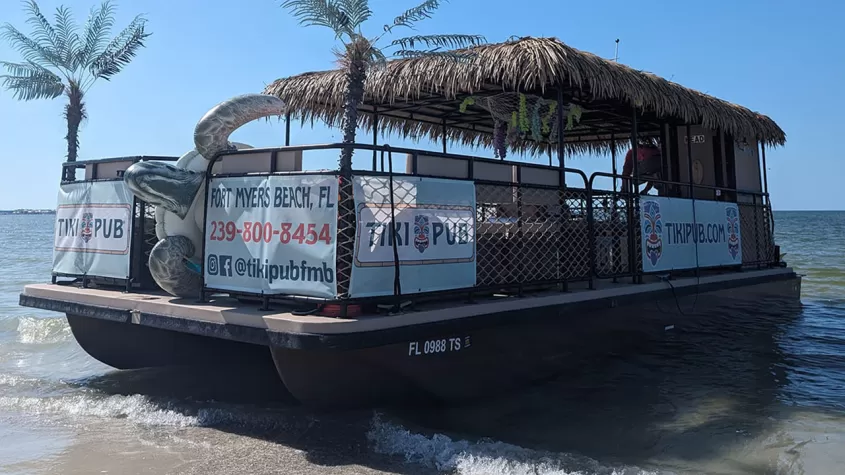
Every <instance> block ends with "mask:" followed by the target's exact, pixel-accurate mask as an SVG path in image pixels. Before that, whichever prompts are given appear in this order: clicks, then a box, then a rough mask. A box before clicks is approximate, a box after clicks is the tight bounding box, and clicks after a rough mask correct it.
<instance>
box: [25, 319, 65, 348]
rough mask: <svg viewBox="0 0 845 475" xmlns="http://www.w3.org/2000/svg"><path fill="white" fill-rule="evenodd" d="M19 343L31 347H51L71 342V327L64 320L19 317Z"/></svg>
mask: <svg viewBox="0 0 845 475" xmlns="http://www.w3.org/2000/svg"><path fill="white" fill-rule="evenodd" d="M17 320H18V326H17V333H18V342H20V343H24V344H31V345H49V344H54V343H61V342H64V341H69V340H70V339H71V338H72V333H71V331H70V326H68V324H67V321H66V320H65V319H64V318H56V317H51V318H38V317H17Z"/></svg>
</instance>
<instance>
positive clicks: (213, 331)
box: [20, 268, 795, 348]
mask: <svg viewBox="0 0 845 475" xmlns="http://www.w3.org/2000/svg"><path fill="white" fill-rule="evenodd" d="M794 276H795V274H794V272H793V270H792V269H790V268H778V269H766V270H753V271H744V272H733V273H721V274H714V275H702V276H701V277H699V278H695V277H691V278H682V279H676V280H675V279H673V280H672V281H671V286H670V284H669V283H667V282H665V281H661V280H660V279H658V278H657V277H654V276H646V278H644V281H643V283H641V284H632V283H630V280H629V279H625V281H622V280H620V281H619V282H616V283H614V282H612V281H611V280H610V279H608V280H598V281H596V283H595V287H596V288H595V289H592V290H590V289H588V288H587V286H586V284H584V285H583V287H578V286H576V285H577V284H575V285H572V286H571V287H570V289H569V291H568V292H559V291H543V292H537V293H530V294H528V293H527V294H524V295H523V296H522V297H517V296H513V295H501V296H492V297H487V298H483V299H477V300H476V301H475V302H473V303H468V302H466V301H463V300H452V301H438V302H426V303H422V304H417V305H415V307H414V308H409V309H406V311H405V312H404V313H401V314H395V315H388V314H369V315H362V316H360V317H356V318H343V319H342V318H334V317H324V316H315V315H297V314H294V313H293V312H294V311H295V310H296V308H295V307H293V306H285V305H284V304H280V303H274V304H273V306H272V308H271V309H270V310H261V309H260V308H259V307H260V306H259V305H257V304H255V305H251V304H245V303H241V302H239V301H237V300H235V299H233V298H230V297H228V296H212V298H211V300H210V301H209V302H208V303H203V304H201V303H196V302H195V301H193V300H187V299H182V298H177V297H172V296H169V295H167V294H164V293H163V292H161V293H126V292H122V291H117V290H102V289H94V288H85V289H83V288H79V287H76V286H71V285H60V284H33V285H28V286H26V287H25V288H24V291H23V292H22V294H21V297H20V303H21V305H24V306H28V307H34V308H40V309H44V310H52V311H58V312H64V313H72V314H81V315H86V316H90V317H94V318H102V319H107V320H114V321H119V322H127V323H135V324H141V325H149V326H154V327H159V328H164V329H169V330H175V331H183V332H188V333H197V334H203V335H206V336H213V337H218V338H226V339H233V340H240V341H246V342H251V343H259V344H268V343H272V344H277V345H281V346H286V347H295V348H299V347H303V345H304V346H310V345H311V344H313V343H318V342H319V343H320V346H323V345H324V344H328V345H329V346H334V343H340V342H339V340H340V339H343V340H346V339H344V338H341V337H344V336H346V337H356V336H358V337H361V338H354V339H355V341H356V343H357V344H366V343H365V341H366V340H368V339H370V338H372V337H379V336H387V335H385V333H394V332H396V331H399V332H401V330H403V329H408V330H410V329H411V328H413V329H415V330H417V331H418V330H419V329H420V328H421V327H425V326H432V325H434V326H437V325H440V326H442V325H444V324H449V323H451V324H454V323H458V322H461V323H466V324H468V325H471V322H472V321H474V320H478V319H483V324H484V325H490V324H495V322H496V320H499V319H505V320H507V319H513V318H525V315H526V314H535V315H536V314H538V313H542V314H548V313H549V311H550V310H554V311H555V312H557V313H559V312H560V311H562V310H563V311H570V310H576V309H583V310H588V309H589V310H594V309H600V308H611V307H616V306H619V305H623V304H626V303H631V302H635V301H641V300H644V299H645V300H651V299H657V298H664V297H666V294H670V293H671V294H675V295H688V294H693V293H701V292H709V291H715V290H721V289H724V288H731V287H741V286H745V285H754V284H755V283H756V282H758V281H759V282H769V281H772V280H777V279H778V278H779V277H783V278H784V279H788V278H792V277H794ZM447 309H448V311H444V310H447ZM541 310H543V312H539V311H541ZM450 326H451V325H450ZM401 333H404V332H401ZM268 335H269V337H268ZM364 336H366V337H367V338H363V337H364ZM308 340H317V341H312V342H311V343H309V341H308ZM335 340H338V341H335ZM332 341H334V343H332Z"/></svg>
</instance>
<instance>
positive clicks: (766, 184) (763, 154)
mask: <svg viewBox="0 0 845 475" xmlns="http://www.w3.org/2000/svg"><path fill="white" fill-rule="evenodd" d="M760 156H761V157H762V158H763V193H765V194H766V196H767V199H768V195H769V176H768V173H767V172H766V144H765V143H763V141H760Z"/></svg>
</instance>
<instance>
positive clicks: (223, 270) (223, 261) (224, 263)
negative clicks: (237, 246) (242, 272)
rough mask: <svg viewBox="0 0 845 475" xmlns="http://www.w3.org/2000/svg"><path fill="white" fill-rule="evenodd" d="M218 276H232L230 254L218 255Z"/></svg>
mask: <svg viewBox="0 0 845 475" xmlns="http://www.w3.org/2000/svg"><path fill="white" fill-rule="evenodd" d="M219 275H220V277H232V256H224V255H220V274H219Z"/></svg>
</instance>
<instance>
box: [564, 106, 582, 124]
mask: <svg viewBox="0 0 845 475" xmlns="http://www.w3.org/2000/svg"><path fill="white" fill-rule="evenodd" d="M582 112H583V110H582V109H581V108H580V107H579V106H577V105H575V104H572V106H570V107H569V112H568V113H567V114H566V130H572V127H574V124H573V119H574V120H575V122H578V123H579V124H580V123H581V113H582Z"/></svg>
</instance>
